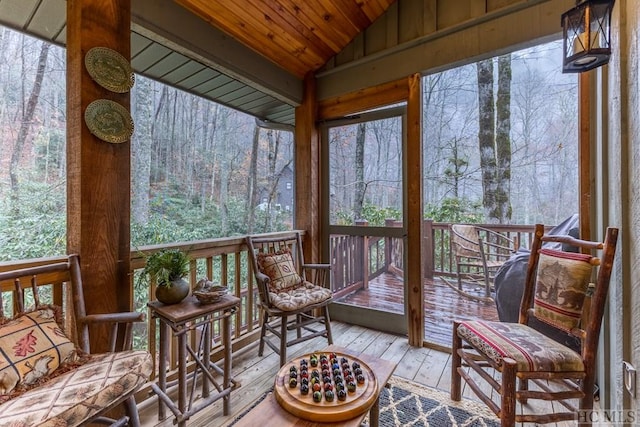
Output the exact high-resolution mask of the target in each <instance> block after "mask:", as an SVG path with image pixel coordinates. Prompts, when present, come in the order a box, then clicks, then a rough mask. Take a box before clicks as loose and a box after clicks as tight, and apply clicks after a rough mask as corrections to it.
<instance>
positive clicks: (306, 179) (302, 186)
mask: <svg viewBox="0 0 640 427" xmlns="http://www.w3.org/2000/svg"><path fill="white" fill-rule="evenodd" d="M316 122H317V102H316V80H315V78H314V77H313V75H312V74H311V73H309V74H308V75H307V76H306V77H305V80H304V97H303V99H302V104H301V105H300V106H299V107H297V108H296V130H295V171H296V176H295V201H296V206H295V224H294V227H295V228H297V229H302V230H305V231H306V235H305V238H304V245H303V246H304V256H305V261H306V262H307V263H314V262H320V259H321V252H320V249H321V242H320V238H321V236H322V235H321V233H320V232H321V229H320V224H321V220H320V219H321V218H322V212H323V210H324V209H323V208H322V207H321V203H320V197H321V194H320V182H321V175H320V164H321V162H320V133H319V131H318V126H317V124H316ZM326 209H328V207H327V208H326Z"/></svg>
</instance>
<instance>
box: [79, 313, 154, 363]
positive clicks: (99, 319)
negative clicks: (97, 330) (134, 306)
mask: <svg viewBox="0 0 640 427" xmlns="http://www.w3.org/2000/svg"><path fill="white" fill-rule="evenodd" d="M145 319H146V316H145V314H144V313H138V312H136V311H125V312H120V313H101V314H87V315H85V316H82V317H81V318H78V319H76V321H77V322H78V324H79V325H81V326H82V327H81V328H80V331H81V334H83V335H84V338H83V340H82V341H81V342H83V341H84V343H85V344H83V345H82V347H83V350H84V351H86V352H87V353H90V352H91V351H90V349H89V348H88V345H89V339H88V338H89V336H88V326H89V325H103V324H107V325H111V327H110V329H109V351H110V352H115V351H121V350H131V348H132V345H133V334H132V325H133V324H134V323H141V322H144V321H145ZM121 325H122V326H121Z"/></svg>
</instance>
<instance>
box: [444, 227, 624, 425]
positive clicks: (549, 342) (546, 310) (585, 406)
mask: <svg viewBox="0 0 640 427" xmlns="http://www.w3.org/2000/svg"><path fill="white" fill-rule="evenodd" d="M617 238H618V229H616V228H607V230H606V233H605V239H604V242H591V241H586V240H579V239H576V238H573V237H571V236H557V235H544V227H543V226H542V225H540V224H538V225H536V227H535V234H534V240H533V243H532V247H531V256H530V258H529V264H528V266H527V274H526V279H525V280H526V283H525V290H524V295H523V297H522V303H521V306H520V316H519V321H518V323H502V322H487V321H481V320H478V321H465V322H454V326H453V345H452V368H451V369H452V372H451V375H452V382H451V398H452V399H453V400H460V398H461V379H464V380H465V381H466V383H467V385H468V386H469V387H470V388H471V389H472V390H473V391H474V393H476V394H477V395H478V397H480V399H481V400H482V401H483V402H484V403H485V404H487V406H489V408H490V409H491V410H493V412H495V414H496V415H497V416H498V417H500V420H501V425H502V426H503V427H506V426H509V427H511V426H514V425H515V423H516V422H518V423H521V422H523V423H538V424H545V423H551V422H559V421H565V420H574V419H578V411H588V410H590V409H592V408H593V398H594V384H595V367H596V351H597V347H598V337H599V335H600V328H601V324H602V316H603V313H604V308H605V303H606V300H607V293H608V290H609V281H610V278H611V270H612V267H613V259H614V255H615V251H616V242H617ZM543 242H560V243H565V244H570V245H573V246H576V247H578V248H580V251H581V253H570V252H562V251H559V250H554V249H546V248H542V243H543ZM533 318H535V319H538V320H540V321H542V322H545V323H547V324H548V325H551V326H553V327H555V328H557V329H560V330H563V331H566V332H567V333H571V334H572V335H574V336H576V337H578V338H579V339H580V341H581V345H580V351H579V352H576V351H574V350H572V349H571V348H569V347H566V346H564V345H562V344H560V343H558V342H556V341H554V340H553V339H551V338H549V337H547V336H546V335H543V334H542V333H540V332H538V331H536V330H535V329H533V328H531V327H529V326H528V323H529V319H533ZM463 365H464V367H463ZM467 367H468V368H470V369H468V370H467ZM496 373H499V375H498V376H497V378H496V376H495V375H494V374H496ZM481 380H482V383H480V382H479V381H481ZM517 380H518V381H519V384H516V381H517ZM484 381H486V382H487V383H488V385H489V386H490V387H489V386H486V385H485V384H484ZM531 385H534V387H532V388H530V386H531ZM487 390H489V391H491V395H493V392H494V391H495V393H496V394H495V395H494V396H495V399H492V398H491V397H490V394H489V393H488V392H487ZM498 396H499V398H498ZM529 399H533V400H537V399H539V400H543V401H547V402H549V401H556V402H558V403H559V404H561V405H562V406H564V408H560V405H548V406H546V407H548V408H553V407H554V406H555V411H553V412H551V413H539V409H538V410H536V408H540V407H545V406H533V405H528V404H527V402H528V400H529ZM576 400H577V406H576ZM517 401H519V402H520V403H521V404H522V410H521V411H516V402H517ZM586 419H587V421H588V420H589V419H590V417H589V415H588V414H587V415H586ZM580 425H585V424H583V423H581V424H580ZM587 425H590V423H587Z"/></svg>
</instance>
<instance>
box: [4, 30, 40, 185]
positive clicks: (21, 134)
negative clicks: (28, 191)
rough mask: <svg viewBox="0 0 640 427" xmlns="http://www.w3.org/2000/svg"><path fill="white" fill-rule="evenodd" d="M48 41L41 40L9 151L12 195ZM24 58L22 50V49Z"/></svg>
mask: <svg viewBox="0 0 640 427" xmlns="http://www.w3.org/2000/svg"><path fill="white" fill-rule="evenodd" d="M49 47H50V44H49V43H45V42H42V44H41V47H40V56H39V57H38V68H37V71H36V76H35V80H34V82H33V87H32V88H31V94H30V95H29V100H28V101H27V105H26V108H25V110H24V114H23V116H22V121H21V122H20V130H19V131H18V136H17V137H16V142H15V144H14V146H13V153H11V163H10V165H9V177H10V179H11V194H12V197H17V195H18V168H19V163H20V159H21V157H22V151H23V150H24V146H25V144H26V142H27V137H28V136H29V130H30V128H31V124H32V120H33V116H34V114H35V111H36V107H37V106H38V99H39V98H40V90H41V89H42V80H43V78H44V72H45V70H46V68H47V57H48V56H49ZM23 60H24V51H23Z"/></svg>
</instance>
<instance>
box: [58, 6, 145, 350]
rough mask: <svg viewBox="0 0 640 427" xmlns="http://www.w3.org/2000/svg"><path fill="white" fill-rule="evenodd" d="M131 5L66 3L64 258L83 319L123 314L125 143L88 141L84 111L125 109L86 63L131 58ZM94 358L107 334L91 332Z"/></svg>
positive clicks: (126, 306)
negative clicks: (77, 284)
mask: <svg viewBox="0 0 640 427" xmlns="http://www.w3.org/2000/svg"><path fill="white" fill-rule="evenodd" d="M130 6H131V5H130V0H68V1H67V165H68V166H67V236H68V237H67V251H68V252H69V253H77V254H79V255H80V262H81V269H82V275H83V283H84V286H85V289H84V294H85V296H86V302H85V305H86V309H87V313H89V314H95V313H108V312H116V311H129V310H130V309H131V306H132V299H133V295H132V294H131V288H130V286H129V266H130V261H129V254H130V252H131V249H130V189H129V187H130V176H131V171H130V157H131V156H130V141H127V142H125V143H122V144H110V143H108V142H105V141H102V140H100V139H98V138H97V137H95V136H94V135H92V134H91V133H90V132H89V129H88V128H87V126H86V125H85V122H84V118H83V117H84V111H85V109H86V108H87V106H88V105H89V104H90V103H91V102H92V101H94V100H96V99H108V100H111V101H114V102H116V103H118V104H120V105H122V106H124V107H125V108H126V109H127V110H128V109H129V93H124V94H120V93H114V92H110V91H109V90H107V89H104V88H103V87H101V86H99V85H98V84H97V83H96V82H95V81H94V80H92V79H91V77H90V76H89V74H88V72H87V70H86V68H85V66H84V55H85V54H86V52H87V51H88V50H89V49H91V48H92V47H96V46H103V47H107V48H111V49H113V50H115V51H117V52H119V53H120V54H121V55H122V56H124V57H125V58H129V57H130V22H131V15H130V11H131V9H130ZM91 348H92V351H105V350H106V349H107V331H106V330H95V331H93V330H92V332H91Z"/></svg>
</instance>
